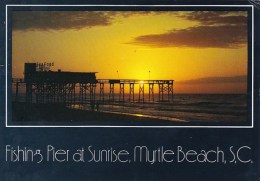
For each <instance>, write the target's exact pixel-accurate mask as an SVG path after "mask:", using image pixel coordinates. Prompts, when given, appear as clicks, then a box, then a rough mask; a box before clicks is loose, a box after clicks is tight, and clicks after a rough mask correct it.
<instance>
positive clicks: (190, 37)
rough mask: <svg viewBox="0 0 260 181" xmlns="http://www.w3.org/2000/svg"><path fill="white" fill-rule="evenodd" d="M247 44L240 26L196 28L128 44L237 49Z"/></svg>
mask: <svg viewBox="0 0 260 181" xmlns="http://www.w3.org/2000/svg"><path fill="white" fill-rule="evenodd" d="M246 42H247V28H245V27H241V26H235V25H233V26H230V25H222V26H198V27H191V28H187V29H181V30H172V31H169V32H166V33H163V34H150V35H143V36H139V37H136V38H135V39H134V40H133V41H132V42H130V43H129V44H135V45H143V46H149V47H193V48H238V47H240V46H241V45H242V44H245V43H246Z"/></svg>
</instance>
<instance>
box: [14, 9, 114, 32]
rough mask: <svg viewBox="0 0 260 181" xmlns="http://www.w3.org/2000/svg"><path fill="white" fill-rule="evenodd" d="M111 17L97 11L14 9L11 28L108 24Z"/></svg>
mask: <svg viewBox="0 0 260 181" xmlns="http://www.w3.org/2000/svg"><path fill="white" fill-rule="evenodd" d="M111 23H112V22H111V18H110V16H107V15H106V13H103V12H98V11H93V12H91V11H15V12H14V13H13V19H12V28H13V30H15V31H19V30H20V31H25V30H65V29H74V30H79V29H82V28H91V27H94V26H108V25H110V24H111Z"/></svg>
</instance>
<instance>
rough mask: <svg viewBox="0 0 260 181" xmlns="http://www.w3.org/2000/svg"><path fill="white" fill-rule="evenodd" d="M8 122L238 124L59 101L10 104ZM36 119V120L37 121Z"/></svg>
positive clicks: (154, 124) (127, 124) (45, 123)
mask: <svg viewBox="0 0 260 181" xmlns="http://www.w3.org/2000/svg"><path fill="white" fill-rule="evenodd" d="M11 122H12V124H24V123H25V122H26V124H33V123H38V124H40V125H55V124H57V125H63V124H65V125H111V126H191V125H192V126H201V125H206V126H207V125H209V126H212V125H220V126H222V125H224V126H225V125H241V123H235V122H232V123H231V122H230V123H227V122H226V123H210V122H209V123H205V122H204V123H200V122H192V123H191V122H182V121H179V120H178V119H176V121H172V120H171V121H169V120H163V119H157V118H153V117H146V116H142V115H129V114H118V113H113V112H99V111H88V110H80V109H69V108H67V107H65V106H63V105H59V104H26V103H13V104H12V120H11ZM39 122H40V123H39Z"/></svg>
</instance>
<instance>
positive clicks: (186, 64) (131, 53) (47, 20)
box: [12, 11, 248, 94]
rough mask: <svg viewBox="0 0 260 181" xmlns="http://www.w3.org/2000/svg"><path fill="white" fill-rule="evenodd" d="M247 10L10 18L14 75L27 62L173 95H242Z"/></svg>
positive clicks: (55, 13)
mask: <svg viewBox="0 0 260 181" xmlns="http://www.w3.org/2000/svg"><path fill="white" fill-rule="evenodd" d="M247 23H248V22H247V12H246V11H13V14H12V76H13V77H15V78H16V77H17V78H20V77H23V68H24V63H25V62H54V67H52V70H53V71H56V70H57V69H61V70H62V71H72V72H98V73H97V74H96V76H97V78H98V79H118V78H120V79H139V80H148V79H151V80H152V79H153V80H154V79H168V80H174V92H175V93H194V94H196V93H246V92H247V60H248V52H247V47H248V40H247Z"/></svg>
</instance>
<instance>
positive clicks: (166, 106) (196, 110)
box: [72, 94, 248, 122]
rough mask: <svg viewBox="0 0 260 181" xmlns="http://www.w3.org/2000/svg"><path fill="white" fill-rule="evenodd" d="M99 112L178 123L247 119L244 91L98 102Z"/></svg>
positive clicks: (81, 106) (76, 106)
mask: <svg viewBox="0 0 260 181" xmlns="http://www.w3.org/2000/svg"><path fill="white" fill-rule="evenodd" d="M125 97H126V98H128V96H127V95H126V96H125ZM147 97H148V95H145V100H147V99H148V98H147ZM136 98H137V96H136ZM115 100H118V97H115ZM72 108H76V109H86V110H91V106H90V105H89V104H86V105H78V104H76V105H73V106H72ZM99 111H101V112H110V113H115V114H126V115H133V116H139V117H150V118H158V119H163V120H169V121H179V122H234V121H235V122H237V121H238V122H241V121H247V115H248V109H247V95H244V94H175V95H174V98H173V102H171V103H168V102H154V103H148V102H144V103H143V102H134V103H129V102H124V103H119V102H115V103H110V104H108V103H105V104H102V102H100V103H99Z"/></svg>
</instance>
